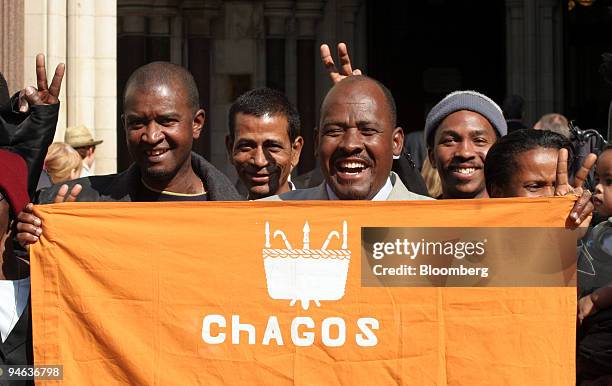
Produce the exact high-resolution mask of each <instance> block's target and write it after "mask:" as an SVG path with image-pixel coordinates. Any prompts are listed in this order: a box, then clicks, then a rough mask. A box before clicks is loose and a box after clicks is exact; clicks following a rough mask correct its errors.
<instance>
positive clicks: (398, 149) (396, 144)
mask: <svg viewBox="0 0 612 386" xmlns="http://www.w3.org/2000/svg"><path fill="white" fill-rule="evenodd" d="M403 148H404V129H402V128H401V127H396V128H395V130H393V155H394V156H396V157H399V156H400V155H401V154H402V149H403Z"/></svg>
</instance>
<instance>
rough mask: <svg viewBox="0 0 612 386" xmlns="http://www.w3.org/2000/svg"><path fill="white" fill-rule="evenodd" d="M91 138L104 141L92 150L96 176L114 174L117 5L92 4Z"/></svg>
mask: <svg viewBox="0 0 612 386" xmlns="http://www.w3.org/2000/svg"><path fill="white" fill-rule="evenodd" d="M95 30H96V31H95V50H94V62H95V79H96V81H95V94H94V109H95V120H94V127H93V129H95V137H96V138H98V139H102V140H104V142H103V143H102V144H101V145H100V146H98V148H97V149H96V170H95V172H96V174H110V173H115V172H116V171H117V142H118V140H119V141H121V142H123V141H124V136H123V135H121V136H119V138H118V133H117V39H115V38H113V37H114V36H117V2H116V0H106V1H102V2H99V1H96V15H95Z"/></svg>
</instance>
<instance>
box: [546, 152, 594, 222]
mask: <svg viewBox="0 0 612 386" xmlns="http://www.w3.org/2000/svg"><path fill="white" fill-rule="evenodd" d="M567 158H568V152H567V149H561V150H559V155H558V157H557V178H556V182H555V196H566V195H568V194H575V195H577V196H580V197H579V198H578V200H577V201H576V203H575V204H574V207H573V208H572V211H571V212H570V215H569V219H568V225H569V226H570V227H572V228H575V227H577V226H588V225H589V223H590V222H591V216H592V214H593V209H594V207H593V203H592V202H591V192H589V191H588V190H585V189H583V188H582V184H583V183H584V181H585V180H586V178H587V176H588V174H589V171H590V170H591V168H593V165H595V161H597V156H596V155H595V154H593V153H591V154H589V155H588V156H587V157H586V158H585V159H584V162H583V163H582V166H581V167H580V170H578V172H577V173H576V176H575V177H574V184H573V185H570V183H569V178H568V174H567Z"/></svg>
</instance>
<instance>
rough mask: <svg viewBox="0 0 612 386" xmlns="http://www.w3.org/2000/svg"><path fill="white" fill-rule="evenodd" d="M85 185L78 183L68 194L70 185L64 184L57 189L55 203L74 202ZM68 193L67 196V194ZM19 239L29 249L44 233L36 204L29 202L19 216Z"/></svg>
mask: <svg viewBox="0 0 612 386" xmlns="http://www.w3.org/2000/svg"><path fill="white" fill-rule="evenodd" d="M82 189H83V187H82V186H81V185H79V184H76V185H74V186H73V187H72V190H70V194H68V185H62V186H61V187H60V189H59V190H58V191H57V195H56V196H55V199H54V200H53V202H54V203H56V204H58V203H62V202H73V201H76V199H77V196H78V195H79V193H81V190H82ZM66 195H67V196H66ZM17 221H18V222H17V241H18V242H19V244H20V245H21V246H22V247H24V248H25V249H28V248H29V246H30V244H34V243H36V242H37V241H38V239H39V238H40V235H42V221H41V220H40V219H39V218H38V217H36V216H34V205H33V204H32V203H29V204H28V205H26V207H25V208H24V209H23V210H22V211H21V213H19V215H18V216H17Z"/></svg>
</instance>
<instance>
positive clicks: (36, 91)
mask: <svg viewBox="0 0 612 386" xmlns="http://www.w3.org/2000/svg"><path fill="white" fill-rule="evenodd" d="M65 70H66V66H65V65H64V63H60V64H58V65H57V67H56V68H55V74H54V75H53V79H52V80H51V86H49V84H48V82H47V68H46V66H45V55H43V54H38V55H36V86H37V87H36V88H35V87H33V86H28V87H26V88H25V89H23V90H21V92H20V93H19V102H18V103H19V111H20V112H22V113H27V112H28V110H29V109H30V106H32V105H53V104H56V103H58V102H59V94H60V89H61V86H62V79H64V72H65Z"/></svg>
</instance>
